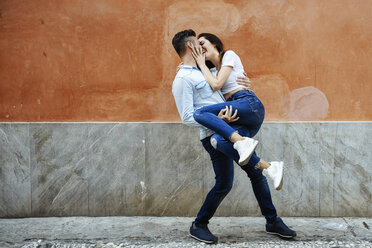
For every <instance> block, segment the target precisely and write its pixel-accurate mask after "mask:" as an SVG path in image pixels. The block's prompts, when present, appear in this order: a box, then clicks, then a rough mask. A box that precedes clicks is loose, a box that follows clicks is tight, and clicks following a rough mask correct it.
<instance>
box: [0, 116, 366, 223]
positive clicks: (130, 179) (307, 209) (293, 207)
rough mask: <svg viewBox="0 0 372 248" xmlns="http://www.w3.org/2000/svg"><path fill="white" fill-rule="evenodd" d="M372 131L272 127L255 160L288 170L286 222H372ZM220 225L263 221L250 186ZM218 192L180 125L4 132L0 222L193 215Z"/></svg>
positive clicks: (279, 201)
mask: <svg viewBox="0 0 372 248" xmlns="http://www.w3.org/2000/svg"><path fill="white" fill-rule="evenodd" d="M371 136H372V122H360V123H358V122H297V123H296V122H292V123H265V124H264V125H263V126H262V129H261V130H260V132H259V133H258V134H257V136H256V137H255V138H256V139H258V140H259V141H260V143H259V146H258V148H257V149H256V151H257V154H258V155H259V156H260V157H261V158H263V159H264V160H266V161H273V160H284V161H285V182H284V186H283V189H282V190H281V191H276V190H275V189H273V188H272V182H270V181H269V185H270V187H271V194H272V197H273V202H274V204H275V206H276V208H277V210H278V214H279V215H281V216H372V210H371V207H370V205H372V204H371V194H372V193H371V192H372V180H371V179H372V178H371V175H372V165H371V162H370V161H371V160H372V157H371V156H372V155H371V154H372V153H371V152H370V151H371V150H372V149H371V148H372V145H371V142H370V140H371V139H372V137H371ZM234 168H235V180H234V186H233V189H232V190H231V192H230V194H229V195H228V196H227V197H226V199H225V200H224V201H223V203H222V204H221V206H220V208H219V209H218V211H217V213H216V216H260V215H261V213H260V210H259V208H258V205H257V201H256V199H255V197H254V194H253V192H252V187H251V183H250V180H249V178H247V175H246V174H245V172H244V171H242V170H241V169H240V167H239V166H238V165H235V167H234ZM213 184H214V173H213V168H212V164H211V161H210V159H209V156H208V153H207V152H206V151H205V150H204V148H203V147H202V145H201V143H200V141H199V132H198V129H195V128H190V127H186V126H184V125H182V124H180V123H11V124H9V123H0V186H1V189H0V217H27V216H74V215H75V216H76V215H87V216H108V215H157V216H195V215H196V213H197V212H198V210H199V208H200V206H201V204H202V202H203V200H204V199H205V196H206V194H207V193H208V191H209V190H210V189H211V187H212V186H213Z"/></svg>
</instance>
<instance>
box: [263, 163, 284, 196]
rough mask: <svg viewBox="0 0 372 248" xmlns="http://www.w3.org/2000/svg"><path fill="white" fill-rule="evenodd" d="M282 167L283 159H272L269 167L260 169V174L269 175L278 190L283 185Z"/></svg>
mask: <svg viewBox="0 0 372 248" xmlns="http://www.w3.org/2000/svg"><path fill="white" fill-rule="evenodd" d="M283 167H284V162H283V161H273V162H270V167H269V168H267V169H264V170H263V171H262V174H264V176H266V177H269V178H271V179H272V180H273V182H274V187H275V189H276V190H280V189H281V188H282V186H283Z"/></svg>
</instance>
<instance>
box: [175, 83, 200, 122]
mask: <svg viewBox="0 0 372 248" xmlns="http://www.w3.org/2000/svg"><path fill="white" fill-rule="evenodd" d="M172 93H173V96H174V100H175V101H176V106H177V110H178V113H179V114H180V117H181V119H182V123H183V124H185V125H188V126H193V127H202V125H200V124H199V123H197V122H196V121H195V119H194V117H193V114H194V98H193V90H192V85H191V84H190V83H189V82H187V81H186V80H184V79H183V78H176V79H175V80H174V82H173V86H172Z"/></svg>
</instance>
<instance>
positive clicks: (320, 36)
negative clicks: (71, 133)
mask: <svg viewBox="0 0 372 248" xmlns="http://www.w3.org/2000/svg"><path fill="white" fill-rule="evenodd" d="M371 16H372V1H371V0H328V1H323V0H313V1H303V0H292V1H290V0H289V1H261V0H236V1H232V0H225V1H223V0H214V1H208V0H206V1H197V0H188V1H160V0H155V1H147V0H137V1H131V0H127V1H125V0H117V1H113V0H76V1H68V0H59V1H49V0H35V1H12V0H3V1H0V121H179V120H180V119H179V116H178V113H177V110H176V108H175V104H174V100H173V97H172V95H171V84H172V81H173V78H174V76H175V71H176V67H177V65H178V63H179V59H178V57H177V55H176V53H175V52H174V50H173V47H172V46H171V39H172V37H173V35H174V34H175V33H176V32H178V31H180V30H183V29H186V28H192V29H194V30H195V31H196V32H211V33H215V34H216V35H218V36H219V37H220V38H221V39H222V40H223V41H224V43H225V46H226V48H229V49H233V50H234V51H235V52H236V53H237V54H238V55H240V57H241V59H242V61H243V64H244V66H245V69H246V71H247V73H248V75H249V77H250V78H251V80H252V84H253V89H254V91H255V92H256V93H257V95H258V96H259V97H260V98H261V100H262V101H263V102H264V104H265V107H266V113H267V116H266V120H372V98H371V93H372V66H371V61H372V18H371Z"/></svg>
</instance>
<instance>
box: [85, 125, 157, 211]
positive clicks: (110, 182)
mask: <svg viewBox="0 0 372 248" xmlns="http://www.w3.org/2000/svg"><path fill="white" fill-rule="evenodd" d="M145 127H146V124H131V123H112V124H109V123H108V124H94V125H92V127H91V128H90V130H89V140H90V142H91V144H89V146H88V147H89V153H88V158H87V161H89V162H88V164H89V165H90V167H89V170H88V182H89V187H88V189H89V199H88V200H89V215H91V216H111V215H143V214H144V213H145V201H144V195H145V193H146V192H145V190H144V187H145V185H146V183H145V168H146V167H145V155H146V154H145V141H146V136H145ZM156 166H158V165H156ZM154 172H156V170H155V171H154Z"/></svg>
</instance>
